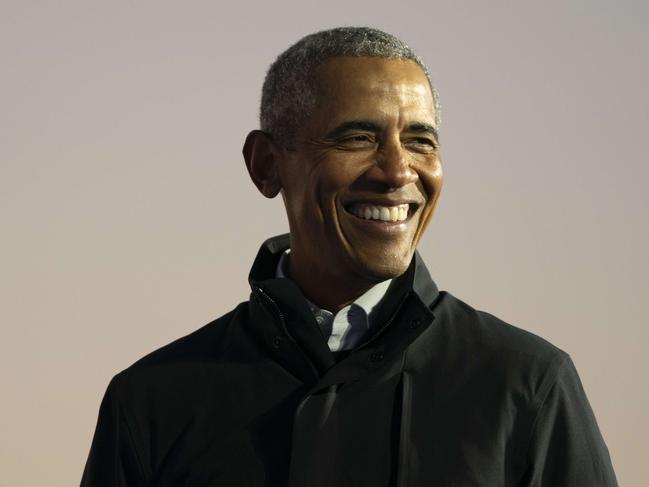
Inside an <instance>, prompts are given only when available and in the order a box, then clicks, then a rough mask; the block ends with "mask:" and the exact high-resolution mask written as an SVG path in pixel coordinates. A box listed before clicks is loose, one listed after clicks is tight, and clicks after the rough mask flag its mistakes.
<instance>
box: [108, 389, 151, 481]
mask: <svg viewBox="0 0 649 487" xmlns="http://www.w3.org/2000/svg"><path fill="white" fill-rule="evenodd" d="M115 402H116V405H117V408H118V410H119V412H120V413H121V417H122V418H123V420H124V426H125V429H126V434H127V436H128V444H129V446H130V448H131V450H132V452H133V456H134V457H135V461H136V463H137V466H138V470H139V474H140V479H141V480H142V482H144V483H146V482H147V481H148V480H147V475H146V473H145V470H144V463H143V462H142V458H141V456H140V453H139V451H138V448H137V446H136V441H135V435H134V433H133V430H134V429H136V428H135V427H134V426H133V425H131V424H130V422H129V419H128V415H127V414H126V409H125V408H124V406H123V404H122V403H121V402H120V401H119V399H118V398H117V397H115Z"/></svg>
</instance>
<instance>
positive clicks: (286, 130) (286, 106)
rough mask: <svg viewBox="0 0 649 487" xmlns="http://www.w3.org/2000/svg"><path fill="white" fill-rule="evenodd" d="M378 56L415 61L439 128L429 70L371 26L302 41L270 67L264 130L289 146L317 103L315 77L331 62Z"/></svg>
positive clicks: (393, 39) (263, 103)
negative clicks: (341, 57) (321, 67)
mask: <svg viewBox="0 0 649 487" xmlns="http://www.w3.org/2000/svg"><path fill="white" fill-rule="evenodd" d="M339 56H356V57H361V56H363V57H379V58H386V59H400V60H404V61H405V60H410V61H414V62H416V63H417V64H418V65H419V66H420V67H421V69H422V70H423V71H424V73H425V74H426V78H427V79H428V83H429V84H430V88H431V91H432V94H433V107H434V109H435V125H436V126H437V127H439V124H440V121H441V119H440V114H441V110H440V103H439V94H438V93H437V90H436V89H435V87H434V86H433V83H432V81H431V79H430V74H429V72H428V68H427V67H426V65H425V64H424V63H423V61H422V60H421V59H420V58H419V56H417V54H415V52H414V51H413V50H412V49H411V48H410V47H408V45H407V44H406V43H405V42H403V41H402V40H400V39H398V38H396V37H395V36H393V35H391V34H388V33H387V32H383V31H380V30H378V29H373V28H370V27H338V28H335V29H329V30H323V31H320V32H316V33H315V34H310V35H308V36H306V37H303V38H302V39H300V40H299V41H298V42H296V43H295V44H293V45H292V46H291V47H289V48H288V49H287V50H286V51H284V52H283V53H282V54H280V55H279V56H278V57H277V59H276V60H275V62H274V63H273V64H271V66H270V68H269V69H268V72H267V73H266V79H265V80H264V86H263V88H262V94H261V109H260V113H259V122H260V125H261V129H262V130H263V131H264V132H267V133H269V134H270V135H271V136H272V137H273V138H274V140H275V141H277V142H278V143H280V144H282V145H285V146H286V145H288V144H290V142H291V141H292V138H293V136H294V135H295V132H296V131H297V128H298V127H299V126H300V125H301V124H302V122H304V120H305V118H306V117H307V116H308V115H309V113H310V112H311V110H312V109H313V107H314V105H315V101H316V95H315V93H314V83H313V75H314V72H315V69H316V68H317V67H318V66H320V65H321V64H323V63H324V62H325V61H327V60H328V59H330V58H333V57H339Z"/></svg>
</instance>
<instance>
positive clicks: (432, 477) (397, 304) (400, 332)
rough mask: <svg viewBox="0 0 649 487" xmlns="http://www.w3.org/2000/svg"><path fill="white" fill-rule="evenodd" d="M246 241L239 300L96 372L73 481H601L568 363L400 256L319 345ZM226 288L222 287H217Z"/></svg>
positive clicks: (269, 258)
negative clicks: (90, 421)
mask: <svg viewBox="0 0 649 487" xmlns="http://www.w3.org/2000/svg"><path fill="white" fill-rule="evenodd" d="M287 247H288V237H287V236H286V235H284V236H280V237H276V238H274V239H270V240H268V241H267V242H266V243H265V244H264V246H262V248H261V250H260V252H259V254H258V256H257V259H256V260H255V263H254V265H253V268H252V271H251V273H250V283H251V287H252V294H251V299H250V301H249V302H245V303H242V304H240V305H239V306H237V307H236V308H235V309H234V310H233V311H231V312H229V313H228V314H226V315H225V316H222V317H221V318H219V319H217V320H215V321H213V322H212V323H210V324H208V325H206V326H204V327H203V328H201V329H199V330H197V331H196V332H194V333H192V334H190V335H188V336H186V337H184V338H181V339H179V340H177V341H175V342H173V343H171V344H170V345H167V346H165V347H163V348H161V349H159V350H157V351H155V352H153V353H152V354H150V355H148V356H146V357H144V358H143V359H141V360H140V361H138V362H136V363H135V364H134V365H132V366H131V367H129V368H128V369H126V370H124V371H123V372H121V373H120V374H118V375H117V376H115V377H114V378H113V380H112V381H111V383H110V385H109V386H108V390H107V392H106V395H105V397H104V399H103V402H102V405H101V408H100V411H99V421H98V424H97V429H96V432H95V436H94V440H93V443H92V448H91V451H90V456H89V458H88V462H87V464H86V468H85V471H84V474H83V479H82V481H81V485H82V486H83V487H108V486H111V487H113V486H129V487H135V486H150V487H153V486H156V487H158V486H186V487H208V486H227V487H239V486H241V487H261V486H290V487H352V486H354V487H360V486H367V487H370V486H371V487H382V486H386V487H387V486H391V487H406V486H408V487H424V486H425V487H430V486H436V487H468V486H471V487H478V486H485V487H497V486H507V487H518V486H535V487H540V486H547V487H563V486H572V487H596V486H608V487H611V486H616V485H617V482H616V480H615V475H614V473H613V469H612V467H611V461H610V458H609V454H608V451H607V449H606V446H605V444H604V441H603V439H602V437H601V435H600V432H599V430H598V427H597V424H596V422H595V417H594V416H593V412H592V410H591V408H590V406H589V403H588V400H587V399H586V395H585V394H584V391H583V389H582V386H581V383H580V381H579V377H578V375H577V372H576V370H575V367H574V366H573V363H572V361H571V360H570V357H569V356H568V355H567V354H566V353H565V352H563V351H561V350H559V349H558V348H556V347H554V346H553V345H551V344H550V343H548V342H547V341H545V340H543V339H541V338H539V337H537V336H535V335H533V334H531V333H528V332H526V331H523V330H521V329H519V328H516V327H514V326H511V325H509V324H506V323H504V322H502V321H501V320H499V319H498V318H495V317H494V316H492V315H490V314H487V313H485V312H482V311H477V310H475V309H473V308H472V307H470V306H469V305H467V304H465V303H464V302H462V301H460V300H459V299H457V298H455V297H454V296H452V295H451V294H449V293H447V292H443V291H442V292H440V291H438V289H437V287H436V286H435V283H434V282H433V281H432V280H431V279H430V276H429V275H428V271H427V270H426V268H425V266H424V264H423V263H422V262H421V260H420V258H419V256H418V255H415V257H414V258H413V262H412V263H411V265H410V267H409V269H408V271H407V272H406V273H405V274H403V275H402V276H400V277H399V278H397V279H395V280H394V281H393V283H392V284H391V286H390V288H389V290H388V292H387V294H386V297H385V298H384V300H383V301H382V302H381V304H380V306H379V309H378V311H377V315H376V316H375V317H374V320H375V321H374V322H375V323H378V325H377V326H374V327H373V328H376V330H375V332H374V333H373V335H372V336H371V337H370V338H368V339H367V340H366V341H365V343H363V344H361V345H360V346H359V347H357V348H356V349H355V350H353V351H351V352H348V353H345V352H343V353H335V354H334V353H332V352H330V350H329V348H328V347H327V344H326V341H325V339H324V337H323V336H322V334H321V332H320V328H319V327H318V325H317V324H316V322H315V320H314V318H313V315H312V313H311V311H310V309H309V307H308V304H307V302H306V301H305V299H304V297H303V296H302V294H301V292H300V291H299V289H298V288H297V287H296V285H295V284H294V283H293V282H292V281H290V280H288V279H275V278H274V275H275V269H276V266H277V262H278V259H279V256H280V255H281V253H282V252H283V250H284V249H286V248H287ZM226 283H227V280H226V279H224V280H223V284H224V285H226Z"/></svg>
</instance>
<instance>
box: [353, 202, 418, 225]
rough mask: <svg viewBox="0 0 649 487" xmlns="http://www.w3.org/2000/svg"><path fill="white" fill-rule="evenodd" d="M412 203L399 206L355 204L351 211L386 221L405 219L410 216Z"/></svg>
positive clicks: (368, 218) (371, 218)
mask: <svg viewBox="0 0 649 487" xmlns="http://www.w3.org/2000/svg"><path fill="white" fill-rule="evenodd" d="M409 207H410V205H408V204H405V205H397V206H376V205H364V204H361V205H354V206H353V207H351V208H350V212H351V213H353V214H354V215H356V216H357V217H359V218H363V219H365V220H379V221H384V222H398V221H404V220H405V219H406V218H408V208H409Z"/></svg>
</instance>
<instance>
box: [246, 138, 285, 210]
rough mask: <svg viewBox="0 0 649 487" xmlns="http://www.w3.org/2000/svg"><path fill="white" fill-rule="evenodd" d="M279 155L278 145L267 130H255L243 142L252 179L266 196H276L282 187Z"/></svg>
mask: <svg viewBox="0 0 649 487" xmlns="http://www.w3.org/2000/svg"><path fill="white" fill-rule="evenodd" d="M277 156H278V150H277V147H276V145H275V143H274V142H273V140H272V139H271V138H270V136H269V135H268V134H267V133H266V132H262V131H261V130H253V131H252V132H250V133H249V134H248V137H246V142H245V143H244V144H243V158H244V159H245V161H246V167H247V168H248V174H250V179H252V182H253V183H255V186H257V189H258V190H259V192H260V193H261V194H263V195H264V196H265V197H266V198H274V197H275V196H277V194H278V193H279V191H280V190H281V189H282V184H281V182H280V180H279V168H278V167H277V164H278V157H277Z"/></svg>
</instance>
